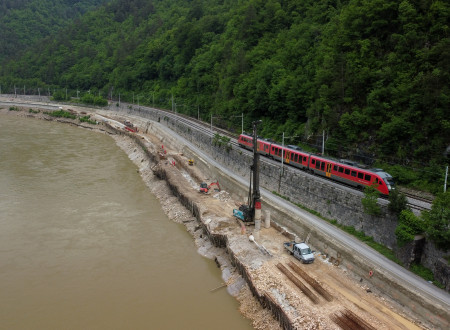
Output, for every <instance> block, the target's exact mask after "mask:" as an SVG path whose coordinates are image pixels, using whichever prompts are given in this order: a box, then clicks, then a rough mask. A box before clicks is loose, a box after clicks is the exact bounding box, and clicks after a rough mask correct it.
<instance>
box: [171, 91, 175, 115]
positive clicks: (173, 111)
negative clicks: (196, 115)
mask: <svg viewBox="0 0 450 330" xmlns="http://www.w3.org/2000/svg"><path fill="white" fill-rule="evenodd" d="M171 95H172V112H175V110H174V105H173V93H172V94H171Z"/></svg>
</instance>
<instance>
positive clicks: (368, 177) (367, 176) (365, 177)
mask: <svg viewBox="0 0 450 330" xmlns="http://www.w3.org/2000/svg"><path fill="white" fill-rule="evenodd" d="M371 178H372V177H371V176H370V175H369V174H366V175H365V176H364V179H366V181H370V179H371Z"/></svg>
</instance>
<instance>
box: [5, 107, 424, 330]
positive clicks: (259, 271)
mask: <svg viewBox="0 0 450 330" xmlns="http://www.w3.org/2000/svg"><path fill="white" fill-rule="evenodd" d="M2 112H3V113H8V114H15V115H20V116H23V117H35V118H39V119H45V120H50V119H47V118H45V116H44V115H42V114H40V115H39V114H27V113H26V111H25V109H24V110H22V111H17V113H15V111H7V110H2ZM115 119H118V120H123V119H124V118H120V117H116V118H115ZM131 120H135V118H133V119H131ZM58 121H60V120H58ZM62 122H66V123H69V124H73V125H77V126H79V125H78V124H77V123H74V122H70V121H65V120H64V121H62ZM137 125H138V126H139V128H140V130H141V131H144V132H146V131H147V130H146V127H147V129H148V126H147V125H146V123H145V122H144V121H143V122H142V123H137ZM80 126H81V125H80ZM81 127H83V128H89V129H94V130H98V131H101V132H107V133H109V134H110V135H111V136H112V137H113V138H114V139H115V140H116V143H117V144H118V145H119V146H120V147H121V148H122V150H124V151H125V152H126V153H127V154H128V156H129V158H130V159H131V160H132V161H133V162H134V163H135V164H136V165H137V166H138V170H139V172H140V174H141V177H142V178H143V180H144V181H145V182H146V183H147V185H148V186H149V187H151V189H152V191H153V193H154V194H155V195H157V196H158V198H159V199H160V201H161V204H162V206H163V208H164V209H165V210H166V213H167V214H168V215H169V217H170V218H171V219H173V220H174V221H177V222H180V223H184V224H185V225H186V228H187V229H188V231H189V232H190V233H191V234H192V235H193V237H194V239H195V241H196V244H197V245H198V247H199V252H200V253H201V254H203V255H205V256H207V257H210V258H214V259H216V260H217V263H218V264H219V265H220V267H221V268H222V272H223V274H224V282H226V283H227V284H228V285H229V286H228V288H229V292H231V293H232V294H233V295H235V296H236V297H237V299H238V300H239V301H240V303H241V312H242V313H243V314H244V315H245V316H246V317H249V318H250V319H252V320H253V326H254V327H255V328H256V329H278V328H280V325H279V323H278V322H277V321H276V320H275V319H274V318H273V315H275V316H276V317H277V318H279V319H280V321H281V322H282V324H283V326H284V327H285V328H298V329H304V328H318V329H337V328H338V326H337V323H336V321H335V319H339V317H341V316H342V315H344V314H348V313H347V311H349V312H351V314H355V315H358V317H359V319H360V320H361V321H360V322H361V324H362V323H363V322H364V323H367V324H368V325H370V326H371V327H372V328H377V329H392V328H414V327H415V325H414V324H413V323H412V322H411V321H408V319H410V317H406V316H405V315H404V314H403V312H402V311H400V310H395V309H394V307H393V306H392V305H390V304H389V303H388V301H387V300H386V299H385V298H384V297H383V296H382V295H374V293H373V292H371V290H370V287H369V286H368V285H367V284H366V281H365V280H363V279H361V282H359V283H358V282H355V281H353V280H352V278H351V277H349V276H348V274H346V272H345V270H343V269H340V268H337V267H335V266H333V265H332V264H330V263H329V262H327V261H325V259H323V260H322V259H321V255H319V254H316V258H317V261H316V262H315V263H314V264H311V265H301V264H298V266H300V267H301V268H302V269H303V270H305V271H307V272H308V273H309V274H310V276H311V277H312V278H315V279H316V280H317V283H319V285H320V286H321V287H323V288H324V289H325V290H326V291H327V292H329V293H330V295H331V297H332V299H331V301H328V300H327V299H325V298H323V297H322V296H320V295H319V294H318V293H317V292H316V291H314V288H312V290H313V293H314V295H315V296H316V297H318V298H317V303H315V302H314V301H313V300H311V299H310V298H308V296H307V295H305V294H304V293H302V291H300V290H299V289H298V288H297V287H296V286H295V285H294V282H292V281H290V280H289V279H288V278H287V276H286V275H285V274H286V273H283V272H282V271H280V269H281V268H282V267H278V265H279V264H281V265H282V266H283V264H291V262H292V261H294V259H292V258H291V257H289V256H288V255H287V254H286V253H285V252H283V249H282V243H283V241H284V240H286V237H284V236H283V235H282V234H281V233H280V232H278V231H277V230H276V229H274V228H273V227H272V228H264V229H262V230H261V233H260V238H259V239H258V240H257V241H258V243H259V244H262V245H264V246H265V247H266V248H267V249H268V250H269V251H270V253H271V254H272V257H270V256H267V255H265V254H263V253H262V252H261V251H260V250H259V249H258V248H257V247H256V246H255V245H254V244H253V243H251V242H250V241H249V240H248V234H249V232H250V231H251V230H252V227H249V228H247V229H246V232H244V231H243V230H242V228H241V227H240V226H239V225H238V224H237V222H236V220H235V219H233V218H232V217H231V214H232V213H231V212H232V209H233V207H235V206H236V203H239V201H233V200H231V199H228V197H227V194H226V192H222V193H221V194H210V195H202V194H200V193H199V192H198V189H197V188H198V186H196V185H198V183H199V182H198V180H206V179H207V178H204V177H202V173H198V171H196V167H195V166H194V167H192V168H191V167H190V166H188V165H187V159H186V158H185V157H184V156H183V155H181V154H180V153H179V152H178V151H177V150H176V148H174V149H172V148H171V146H170V143H169V144H167V141H169V140H170V137H164V136H161V135H159V136H156V135H152V134H149V132H147V133H146V134H142V133H140V135H139V136H136V135H132V134H128V133H125V132H123V133H122V132H120V131H118V130H116V129H114V128H113V127H108V126H107V125H106V124H102V125H87V126H84V125H83V126H81ZM118 133H120V134H118ZM158 133H160V131H159V132H158ZM138 142H139V143H138ZM163 143H164V147H165V150H167V154H165V155H166V156H165V159H158V157H159V156H158V153H159V151H160V148H161V145H162V144H163ZM143 145H144V146H145V149H146V150H147V151H145V150H144V148H142V146H143ZM149 155H152V156H151V157H149ZM172 161H175V166H173V165H172V164H173V163H172ZM196 172H197V173H196ZM155 173H156V174H157V175H158V176H159V177H158V176H155ZM161 177H162V178H164V180H161V179H160V178H161ZM174 192H175V194H176V197H175V196H174ZM180 200H181V201H184V202H183V204H184V205H187V206H188V207H187V208H186V207H184V206H183V205H182V203H179V201H180ZM189 206H190V207H189ZM194 210H195V212H194V214H195V216H193V215H192V211H194ZM211 238H212V239H213V240H211ZM213 243H214V244H216V245H219V246H220V245H221V244H222V245H223V244H225V247H226V249H225V248H221V247H216V246H214V244H213ZM217 243H218V244H217ZM295 263H296V262H295ZM233 264H234V265H233ZM255 297H256V298H255ZM261 297H264V298H261ZM271 302H273V305H271ZM261 303H262V304H263V305H261ZM262 306H265V307H270V308H271V309H272V310H269V309H264V308H263V307H262ZM277 306H278V307H279V309H277V308H276V307H277ZM367 328H370V327H367Z"/></svg>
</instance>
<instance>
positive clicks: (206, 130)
mask: <svg viewBox="0 0 450 330" xmlns="http://www.w3.org/2000/svg"><path fill="white" fill-rule="evenodd" d="M139 109H141V110H143V111H151V110H154V109H156V110H158V111H159V112H161V114H164V116H165V117H167V118H170V119H171V120H174V121H175V122H180V123H183V124H184V125H186V126H188V127H190V128H192V129H195V130H197V131H200V132H202V133H203V134H205V135H207V136H210V137H211V139H212V138H214V136H215V134H220V135H222V136H226V137H229V138H230V142H229V143H230V145H231V146H232V147H233V148H239V149H241V150H242V152H247V153H248V154H249V155H250V154H251V153H252V151H249V150H247V149H243V148H241V147H240V146H239V144H238V142H237V138H238V136H237V135H236V134H232V133H230V132H228V131H226V130H224V129H222V128H219V127H216V126H212V125H211V124H207V123H205V122H204V121H201V120H198V119H195V118H192V117H189V116H187V115H184V114H180V113H174V112H172V111H168V110H163V109H158V108H149V107H139ZM260 159H261V162H263V163H266V164H272V165H274V164H278V162H277V161H275V160H272V159H269V158H267V157H261V158H260ZM285 166H286V167H288V168H289V169H290V170H292V171H302V170H301V169H298V168H295V167H292V166H289V165H285ZM302 172H303V173H305V174H306V175H312V174H310V173H307V172H305V171H302ZM324 179H325V178H324ZM327 181H328V182H330V184H336V185H345V184H342V183H336V182H335V181H332V180H327ZM345 186H346V187H349V188H352V189H355V190H358V189H356V188H355V187H352V186H350V185H345ZM401 192H402V193H403V194H404V195H405V196H406V197H407V200H408V203H407V205H408V207H410V208H411V209H414V210H417V211H426V210H430V209H431V203H432V200H431V199H427V198H424V197H421V196H418V195H414V194H411V193H409V192H406V191H405V190H401Z"/></svg>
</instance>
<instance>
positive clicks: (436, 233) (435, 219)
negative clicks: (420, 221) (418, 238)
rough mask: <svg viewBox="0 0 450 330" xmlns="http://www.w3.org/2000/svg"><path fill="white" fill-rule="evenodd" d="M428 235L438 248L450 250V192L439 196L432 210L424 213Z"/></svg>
mask: <svg viewBox="0 0 450 330" xmlns="http://www.w3.org/2000/svg"><path fill="white" fill-rule="evenodd" d="M423 218H424V219H425V223H426V233H427V235H428V237H429V238H430V239H431V240H432V241H433V242H434V243H435V244H436V246H437V247H439V248H441V249H443V250H444V251H448V250H450V192H446V193H441V194H438V195H437V197H436V199H435V200H434V201H433V205H432V206H431V210H430V211H429V212H424V214H423Z"/></svg>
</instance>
